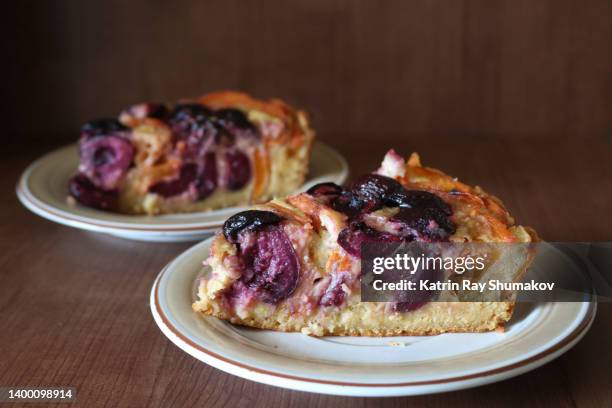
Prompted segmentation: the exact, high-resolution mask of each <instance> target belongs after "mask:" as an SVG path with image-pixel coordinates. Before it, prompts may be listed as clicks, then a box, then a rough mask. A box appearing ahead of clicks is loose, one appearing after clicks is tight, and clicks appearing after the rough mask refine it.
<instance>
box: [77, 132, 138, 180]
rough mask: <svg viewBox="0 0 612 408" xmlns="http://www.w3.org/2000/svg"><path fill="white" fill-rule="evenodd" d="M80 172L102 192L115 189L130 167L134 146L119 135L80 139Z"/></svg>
mask: <svg viewBox="0 0 612 408" xmlns="http://www.w3.org/2000/svg"><path fill="white" fill-rule="evenodd" d="M79 153H80V156H81V164H80V167H79V169H80V171H81V172H82V173H83V174H85V175H86V176H87V177H88V178H89V179H90V180H91V181H92V182H93V183H94V184H95V185H96V186H98V187H100V188H101V189H103V190H112V189H115V188H116V187H117V185H118V183H119V182H120V181H121V180H122V179H123V177H124V176H125V173H126V172H127V171H128V169H129V168H130V166H131V165H132V159H133V157H134V146H132V144H131V143H130V141H129V140H128V139H127V138H126V137H123V136H122V135H121V134H120V133H114V134H108V135H98V136H94V137H91V138H82V139H81V142H80V144H79Z"/></svg>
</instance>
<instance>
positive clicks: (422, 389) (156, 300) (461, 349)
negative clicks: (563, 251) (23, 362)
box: [151, 239, 596, 396]
mask: <svg viewBox="0 0 612 408" xmlns="http://www.w3.org/2000/svg"><path fill="white" fill-rule="evenodd" d="M210 242H211V240H210V239H209V240H206V241H204V242H202V243H200V244H198V245H196V246H194V247H192V248H190V249H189V250H187V251H186V252H184V253H183V254H182V255H180V256H179V257H177V258H176V259H175V260H174V261H172V262H171V263H170V264H168V265H167V266H166V267H165V268H164V270H163V271H162V272H161V273H160V275H159V276H158V278H157V280H156V281H155V284H154V285H153V289H152V291H151V310H152V313H153V316H154V318H155V321H156V323H157V324H158V325H159V327H160V329H161V330H162V332H163V333H164V334H165V335H166V336H167V337H168V338H169V339H170V340H171V341H172V342H173V343H175V344H176V345H177V346H179V347H180V348H181V349H183V350H184V351H186V352H187V353H189V354H190V355H192V356H193V357H195V358H197V359H199V360H201V361H203V362H205V363H207V364H210V365H211V366H213V367H216V368H219V369H221V370H223V371H226V372H228V373H231V374H234V375H237V376H240V377H243V378H246V379H249V380H253V381H258V382H262V383H265V384H270V385H275V386H279V387H284V388H291V389H295V390H301V391H310V392H319V393H327V394H338V395H352V396H394V395H395V396H397V395H417V394H426V393H435V392H443V391H450V390H457V389H462V388H469V387H474V386H478V385H483V384H488V383H492V382H495V381H500V380H503V379H506V378H509V377H513V376H516V375H519V374H522V373H524V372H526V371H529V370H532V369H534V368H536V367H539V366H541V365H543V364H545V363H547V362H549V361H551V360H553V359H554V358H556V357H558V356H559V355H561V354H562V353H564V352H565V351H567V350H568V349H569V348H571V347H572V346H573V345H574V344H576V343H577V342H578V341H579V340H580V339H581V338H582V336H583V335H584V334H585V333H586V332H587V330H588V329H589V327H590V325H591V323H592V321H593V318H594V317H595V310H596V303H594V302H587V301H585V302H574V303H543V304H534V303H521V304H517V307H516V311H515V313H514V317H513V319H512V321H511V322H510V323H509V325H508V326H507V330H506V332H505V333H497V332H491V333H473V334H472V333H465V334H464V333H459V334H454V333H453V334H442V335H438V336H431V337H387V338H384V337H383V338H366V337H362V338H359V337H324V338H314V337H308V336H305V335H302V334H300V333H279V332H273V331H267V330H256V329H248V328H244V327H238V326H233V325H231V324H228V323H226V322H223V321H221V320H218V319H216V318H212V317H202V316H199V315H196V314H195V313H193V312H192V310H191V303H192V300H193V299H194V298H195V280H196V278H197V277H198V276H200V275H201V274H202V273H205V272H206V271H205V269H204V268H203V267H202V260H203V259H205V258H206V256H207V255H208V249H209V246H210ZM550 250H555V249H553V248H552V247H550Z"/></svg>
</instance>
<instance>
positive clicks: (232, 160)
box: [225, 150, 251, 190]
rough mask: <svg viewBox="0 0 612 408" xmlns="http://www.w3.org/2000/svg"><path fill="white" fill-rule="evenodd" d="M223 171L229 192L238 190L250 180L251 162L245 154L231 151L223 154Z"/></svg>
mask: <svg viewBox="0 0 612 408" xmlns="http://www.w3.org/2000/svg"><path fill="white" fill-rule="evenodd" d="M225 162H226V166H225V170H226V171H227V173H226V180H227V186H226V187H227V188H228V189H229V190H240V189H241V188H243V187H244V186H246V185H247V183H248V182H249V180H251V162H250V160H249V158H248V157H247V155H246V154H244V153H242V152H241V151H239V150H231V151H228V152H226V153H225Z"/></svg>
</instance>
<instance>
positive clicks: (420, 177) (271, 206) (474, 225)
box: [193, 152, 539, 336]
mask: <svg viewBox="0 0 612 408" xmlns="http://www.w3.org/2000/svg"><path fill="white" fill-rule="evenodd" d="M389 155H391V156H389ZM378 173H379V174H383V175H387V176H389V177H394V178H396V179H397V180H398V181H400V182H401V183H402V184H403V185H404V186H406V187H407V188H409V189H421V190H427V191H430V192H432V193H434V194H436V195H438V196H440V197H442V198H443V199H444V200H445V201H446V202H447V203H448V204H449V205H450V206H451V207H452V209H453V216H452V221H453V222H454V223H455V225H456V226H457V228H456V232H455V234H453V235H452V236H451V237H450V240H451V242H485V243H489V242H502V243H529V242H535V241H538V240H539V238H538V237H537V234H536V233H535V231H534V230H533V229H531V228H529V227H522V226H517V225H515V224H514V220H513V219H512V217H511V216H510V214H509V213H508V211H507V210H506V209H505V207H504V206H503V204H502V203H501V201H500V200H499V199H497V198H496V197H494V196H492V195H490V194H488V193H486V192H485V191H484V190H482V189H481V188H479V187H470V186H468V185H466V184H463V183H461V182H459V181H458V180H457V179H454V178H452V177H450V176H448V175H446V174H444V173H442V172H441V171H439V170H436V169H431V168H426V167H423V166H422V165H421V163H420V159H419V157H418V155H416V154H413V155H412V156H411V157H410V158H409V159H408V160H407V161H405V162H404V161H403V159H401V158H400V157H399V156H398V155H397V154H396V153H394V152H390V153H389V154H388V155H387V157H386V158H385V160H384V161H383V165H382V166H381V168H380V169H379V170H378ZM259 208H261V209H267V210H269V211H273V212H277V213H279V214H281V215H282V216H283V217H284V218H285V219H287V220H288V221H287V224H290V225H292V227H291V228H290V230H291V231H292V232H291V234H294V231H295V230H296V228H297V230H298V231H299V228H302V229H304V231H307V233H305V234H306V235H305V237H302V238H301V239H297V240H296V241H300V240H301V241H307V244H306V247H307V248H308V249H304V250H303V253H302V258H303V259H302V268H303V269H304V268H305V269H307V270H308V271H309V272H308V277H309V278H312V277H316V278H317V279H319V280H320V279H328V278H329V276H330V275H333V273H334V271H337V270H342V271H349V270H351V269H352V270H353V271H355V270H356V271H357V272H355V273H353V275H357V276H358V263H359V261H358V260H355V259H354V258H352V257H351V256H349V255H348V254H346V252H344V250H342V249H341V248H340V247H339V246H338V245H337V237H338V233H339V232H340V231H341V230H342V229H343V228H345V227H346V223H347V218H346V216H345V215H343V214H341V213H339V212H336V211H334V210H333V209H331V208H330V207H328V206H326V205H325V204H323V203H321V202H319V201H318V200H316V199H314V198H313V197H312V196H310V195H308V194H299V195H295V196H290V197H287V198H286V199H284V200H274V201H272V202H270V203H268V204H265V205H261V206H259ZM285 228H286V226H285ZM286 230H287V229H286ZM292 236H293V235H292ZM300 245H303V244H300ZM294 247H296V245H294ZM296 248H297V247H296ZM522 248H527V249H526V250H524V251H522V252H521V251H519V252H516V253H514V254H513V255H512V256H515V258H513V259H514V260H515V261H516V260H518V261H519V263H518V265H519V266H518V267H513V268H514V269H512V271H511V272H512V276H513V277H514V280H519V279H520V278H521V277H522V275H523V274H524V273H525V272H526V270H527V267H528V266H529V264H530V263H531V261H532V259H533V256H534V252H533V250H532V248H530V247H529V245H527V246H523V247H522ZM234 253H235V248H234V247H233V245H231V244H229V243H227V241H225V239H224V237H223V235H221V234H219V235H218V236H217V238H216V239H215V241H214V243H213V246H212V249H211V256H210V258H209V260H208V263H209V264H210V265H211V266H212V267H213V276H212V277H209V278H207V279H204V280H203V281H202V282H201V285H200V290H199V298H200V300H199V301H197V302H195V303H194V305H193V309H194V311H196V312H199V313H202V314H205V315H210V316H216V317H219V318H222V319H225V320H228V321H230V322H232V323H234V324H239V325H246V326H250V327H257V328H263V329H271V330H280V331H302V332H303V333H306V334H310V335H316V336H322V335H338V336H353V335H358V336H393V335H428V334H439V333H444V332H482V331H490V330H501V329H502V328H503V325H504V323H505V322H507V321H508V320H509V319H510V317H511V315H512V310H513V306H514V302H513V301H505V302H483V301H478V302H430V303H429V304H427V305H426V306H425V307H423V308H421V309H418V310H416V311H411V312H406V313H399V312H394V311H390V310H389V308H388V307H387V306H386V305H389V304H380V303H362V302H360V301H359V300H360V295H359V292H360V286H359V285H358V280H356V281H352V282H348V284H347V287H346V288H345V289H344V290H345V294H346V296H347V299H346V301H345V303H344V304H343V306H341V307H335V306H333V307H324V306H319V305H318V303H316V305H317V306H312V305H311V304H310V302H311V301H312V298H316V296H317V295H316V294H315V295H313V294H312V293H309V291H311V292H316V291H317V289H316V287H315V286H309V285H308V284H304V286H305V287H306V289H303V288H302V289H300V287H298V290H297V291H296V292H295V293H294V294H293V295H292V296H290V297H289V298H288V299H286V300H284V301H282V302H280V303H279V304H278V305H276V306H272V305H269V304H262V303H261V302H258V301H257V300H252V299H251V300H250V301H249V302H248V303H247V304H245V305H242V306H241V307H233V306H229V305H228V304H227V303H224V302H223V301H222V300H221V299H222V298H223V296H222V295H223V293H224V290H225V289H226V288H228V287H229V286H231V285H232V283H233V282H234V281H235V280H236V279H238V278H239V277H240V273H239V272H236V271H232V267H231V265H230V264H228V262H227V260H228V259H229V257H231V255H233V254H234ZM299 253H300V252H299V251H298V254H299ZM317 258H320V259H317ZM497 262H499V263H502V262H504V260H503V259H501V258H500V259H498V260H497ZM356 264H357V269H355V268H356ZM313 270H314V271H315V272H312V271H313ZM219 278H221V279H219ZM304 279H306V278H304ZM221 281H223V283H222V284H220V282H221ZM305 305H308V306H305Z"/></svg>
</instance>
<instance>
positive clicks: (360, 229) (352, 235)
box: [338, 221, 402, 257]
mask: <svg viewBox="0 0 612 408" xmlns="http://www.w3.org/2000/svg"><path fill="white" fill-rule="evenodd" d="M401 240H402V238H401V237H399V236H397V235H393V234H389V233H388V232H380V231H376V230H375V229H373V228H370V227H368V226H367V225H366V224H365V223H363V222H358V221H355V222H351V223H350V224H349V226H348V227H347V228H345V229H343V230H342V231H340V233H339V234H338V244H340V246H341V247H342V248H343V249H344V250H345V251H346V252H348V253H349V254H351V255H353V256H355V257H360V256H361V246H362V244H364V243H392V242H400V241H401Z"/></svg>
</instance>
